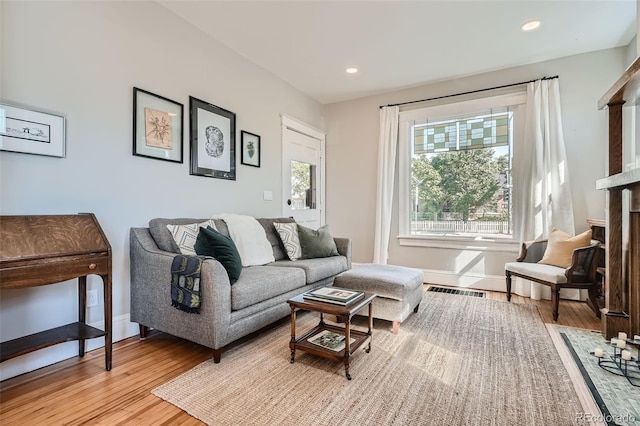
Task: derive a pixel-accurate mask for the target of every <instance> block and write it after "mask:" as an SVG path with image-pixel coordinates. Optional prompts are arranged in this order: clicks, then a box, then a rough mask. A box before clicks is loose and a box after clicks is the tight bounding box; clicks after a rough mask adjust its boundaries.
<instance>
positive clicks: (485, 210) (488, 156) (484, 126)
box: [411, 109, 513, 237]
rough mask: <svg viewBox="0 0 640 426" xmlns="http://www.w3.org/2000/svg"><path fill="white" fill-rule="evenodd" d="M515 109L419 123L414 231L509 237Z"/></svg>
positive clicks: (413, 178)
mask: <svg viewBox="0 0 640 426" xmlns="http://www.w3.org/2000/svg"><path fill="white" fill-rule="evenodd" d="M512 118H513V116H512V112H510V111H508V110H507V109H505V110H503V111H491V112H488V113H478V114H474V115H473V116H471V117H469V116H466V117H460V118H455V119H450V120H446V121H438V122H433V123H426V124H414V126H413V128H412V143H411V145H412V152H411V198H412V201H411V204H412V206H411V234H413V235H421V234H423V235H424V234H447V235H469V234H473V235H486V236H492V237H500V236H503V237H510V236H511V234H512V226H511V170H510V169H511V160H510V159H511V135H512V121H513V120H512Z"/></svg>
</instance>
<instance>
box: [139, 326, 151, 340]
mask: <svg viewBox="0 0 640 426" xmlns="http://www.w3.org/2000/svg"><path fill="white" fill-rule="evenodd" d="M138 327H139V328H140V339H146V338H147V335H148V334H149V327H147V326H146V325H142V324H139V325H138Z"/></svg>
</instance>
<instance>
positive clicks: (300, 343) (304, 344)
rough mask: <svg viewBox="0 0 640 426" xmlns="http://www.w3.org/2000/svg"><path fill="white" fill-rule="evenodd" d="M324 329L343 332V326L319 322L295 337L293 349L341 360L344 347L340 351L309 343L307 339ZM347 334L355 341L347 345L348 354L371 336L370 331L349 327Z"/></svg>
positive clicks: (343, 355) (343, 354)
mask: <svg viewBox="0 0 640 426" xmlns="http://www.w3.org/2000/svg"><path fill="white" fill-rule="evenodd" d="M324 330H329V331H333V332H335V333H339V334H342V335H343V336H344V334H345V329H344V327H339V326H334V325H330V324H326V323H324V324H320V325H317V326H316V327H314V328H312V329H311V330H309V331H307V332H306V333H304V335H302V336H301V337H299V338H297V339H296V341H295V349H296V350H298V349H299V350H301V351H305V352H309V353H312V354H314V355H319V356H323V357H325V358H332V359H335V360H343V359H344V357H345V350H346V349H342V350H340V351H332V350H331V349H327V348H325V347H323V346H320V345H317V344H315V343H311V342H309V341H308V340H307V339H309V338H311V337H313V336H315V335H316V334H318V333H320V332H322V331H324ZM349 334H350V335H351V338H352V339H355V342H353V343H351V344H350V345H349V355H353V353H354V352H355V351H357V350H358V348H360V346H362V345H363V344H365V343H366V342H367V341H368V340H369V339H370V338H371V334H370V333H366V332H364V331H360V330H354V329H350V330H349Z"/></svg>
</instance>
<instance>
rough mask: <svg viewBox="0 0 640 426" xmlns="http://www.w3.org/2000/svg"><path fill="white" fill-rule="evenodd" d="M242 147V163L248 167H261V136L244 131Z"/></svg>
mask: <svg viewBox="0 0 640 426" xmlns="http://www.w3.org/2000/svg"><path fill="white" fill-rule="evenodd" d="M240 145H241V158H240V162H241V163H242V164H246V165H247V166H253V167H260V136H258V135H256V134H253V133H249V132H246V131H244V130H242V131H241V132H240Z"/></svg>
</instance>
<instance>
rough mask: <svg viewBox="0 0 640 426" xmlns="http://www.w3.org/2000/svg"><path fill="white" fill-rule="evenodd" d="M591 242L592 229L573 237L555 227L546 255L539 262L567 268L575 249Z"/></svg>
mask: <svg viewBox="0 0 640 426" xmlns="http://www.w3.org/2000/svg"><path fill="white" fill-rule="evenodd" d="M590 243H591V230H588V231H585V232H583V233H582V234H580V235H576V236H575V237H572V236H571V235H569V234H567V233H566V232H564V231H561V230H559V229H556V228H553V229H552V230H551V234H550V235H549V241H548V242H547V249H546V250H545V251H544V256H542V259H541V260H540V261H539V262H538V263H543V264H545V265H552V266H558V267H560V268H567V267H568V266H569V265H571V257H572V256H573V250H575V249H577V248H580V247H587V246H588V245H589V244H590Z"/></svg>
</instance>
